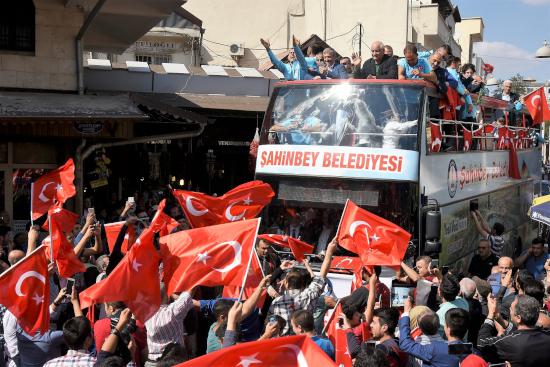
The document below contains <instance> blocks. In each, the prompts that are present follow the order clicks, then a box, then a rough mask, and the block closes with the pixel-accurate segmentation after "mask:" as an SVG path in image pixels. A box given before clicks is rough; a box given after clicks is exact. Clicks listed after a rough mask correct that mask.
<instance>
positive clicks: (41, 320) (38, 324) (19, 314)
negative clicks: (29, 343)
mask: <svg viewBox="0 0 550 367" xmlns="http://www.w3.org/2000/svg"><path fill="white" fill-rule="evenodd" d="M46 252H47V248H46V247H45V246H40V247H39V248H37V249H36V250H34V251H33V252H32V253H31V254H30V255H27V256H26V257H24V258H23V259H21V261H19V262H18V263H17V264H15V265H13V266H12V267H11V268H9V269H8V270H6V271H5V272H4V273H2V275H0V304H2V305H4V306H5V307H6V308H7V309H8V310H9V311H10V312H11V313H12V314H13V315H14V316H15V317H16V318H17V322H18V323H19V325H21V327H22V328H23V330H25V332H26V333H27V334H29V335H34V334H35V333H36V331H38V330H40V332H41V333H45V332H46V331H48V330H49V328H50V309H49V308H50V280H49V278H48V260H47V259H46Z"/></svg>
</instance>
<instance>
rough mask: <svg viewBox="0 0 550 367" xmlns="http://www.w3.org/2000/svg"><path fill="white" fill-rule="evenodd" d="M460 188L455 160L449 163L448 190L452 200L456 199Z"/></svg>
mask: <svg viewBox="0 0 550 367" xmlns="http://www.w3.org/2000/svg"><path fill="white" fill-rule="evenodd" d="M457 188H458V170H457V168H456V162H455V161H454V159H451V160H450V161H449V169H448V170H447V190H448V191H449V196H450V197H451V198H454V197H455V194H456V190H457Z"/></svg>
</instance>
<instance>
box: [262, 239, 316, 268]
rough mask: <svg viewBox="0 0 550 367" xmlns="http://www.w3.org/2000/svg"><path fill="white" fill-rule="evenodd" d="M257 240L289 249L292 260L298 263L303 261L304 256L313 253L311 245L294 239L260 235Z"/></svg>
mask: <svg viewBox="0 0 550 367" xmlns="http://www.w3.org/2000/svg"><path fill="white" fill-rule="evenodd" d="M258 238H260V239H262V240H264V241H267V242H271V243H276V244H277V245H280V246H282V247H286V248H289V249H290V251H292V254H293V255H294V258H295V259H296V260H297V261H299V262H302V261H304V259H305V256H304V254H311V253H312V252H313V246H312V245H310V244H309V243H306V242H304V241H301V240H298V239H296V238H294V237H290V236H285V235H280V234H261V235H259V236H258Z"/></svg>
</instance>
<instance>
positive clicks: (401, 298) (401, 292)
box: [391, 285, 415, 307]
mask: <svg viewBox="0 0 550 367" xmlns="http://www.w3.org/2000/svg"><path fill="white" fill-rule="evenodd" d="M414 288H415V286H412V285H394V286H393V287H392V288H391V306H392V307H403V306H405V300H406V299H407V297H409V292H410V290H411V289H414Z"/></svg>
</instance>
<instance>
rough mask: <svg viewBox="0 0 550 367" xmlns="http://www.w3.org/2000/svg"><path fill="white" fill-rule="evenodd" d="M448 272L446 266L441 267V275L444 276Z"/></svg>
mask: <svg viewBox="0 0 550 367" xmlns="http://www.w3.org/2000/svg"><path fill="white" fill-rule="evenodd" d="M448 272H449V267H448V266H442V267H441V275H446V274H447V273H448Z"/></svg>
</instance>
